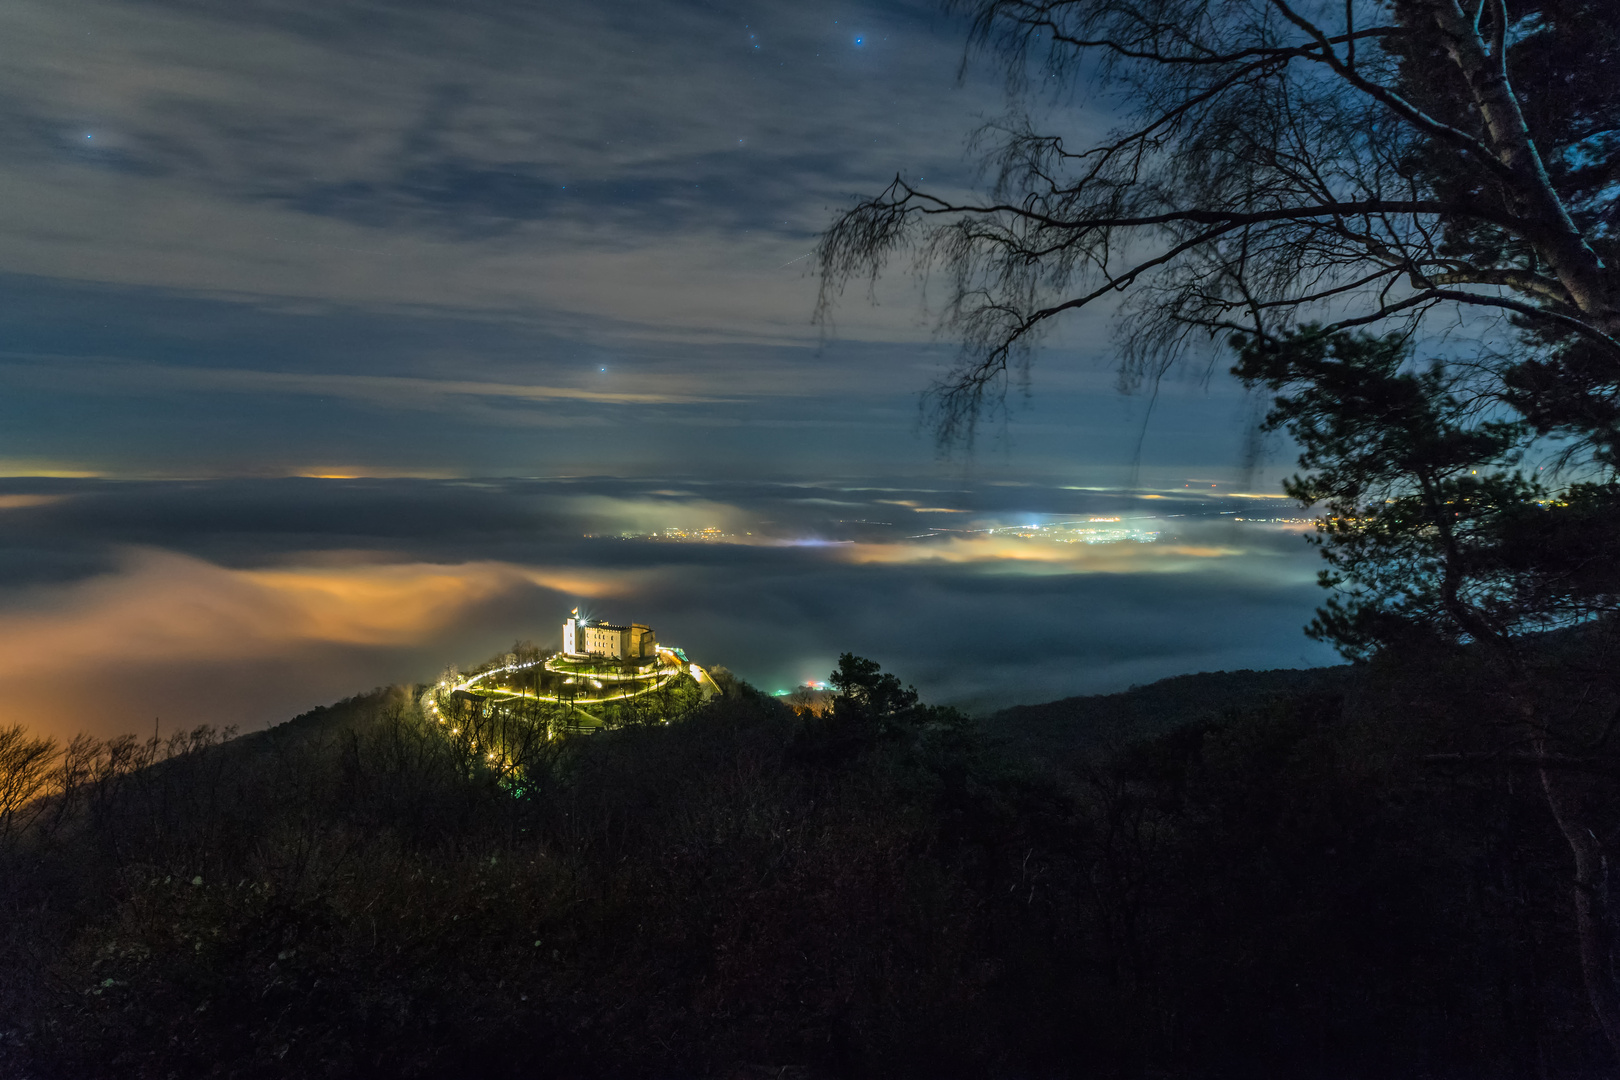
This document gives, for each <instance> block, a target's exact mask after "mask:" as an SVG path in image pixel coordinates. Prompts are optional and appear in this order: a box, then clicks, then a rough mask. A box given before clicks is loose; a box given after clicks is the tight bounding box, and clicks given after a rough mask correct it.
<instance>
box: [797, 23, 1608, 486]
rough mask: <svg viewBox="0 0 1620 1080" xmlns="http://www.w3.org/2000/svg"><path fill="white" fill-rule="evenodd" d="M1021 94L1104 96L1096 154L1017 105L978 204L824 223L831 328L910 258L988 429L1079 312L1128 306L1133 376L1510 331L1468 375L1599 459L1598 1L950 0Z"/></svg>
mask: <svg viewBox="0 0 1620 1080" xmlns="http://www.w3.org/2000/svg"><path fill="white" fill-rule="evenodd" d="M949 6H951V7H953V8H954V9H956V10H959V11H962V12H965V13H967V14H968V15H970V16H971V18H972V26H973V31H972V40H973V43H974V44H975V45H977V46H979V47H981V48H982V49H984V50H986V51H988V52H989V53H991V54H992V55H993V56H995V57H997V58H998V59H999V60H1000V61H1001V62H1002V63H1004V65H1005V67H1006V69H1007V71H1008V73H1009V77H1010V79H1011V80H1012V82H1013V84H1014V85H1015V86H1025V87H1028V86H1030V85H1031V84H1034V85H1038V86H1043V87H1046V86H1053V85H1058V86H1063V87H1065V88H1068V89H1074V90H1078V89H1084V88H1086V87H1088V86H1089V87H1090V88H1091V89H1092V90H1094V91H1096V92H1098V93H1099V94H1100V95H1105V96H1108V97H1109V98H1110V99H1111V100H1112V102H1113V103H1114V104H1117V105H1119V106H1121V108H1122V110H1123V111H1124V112H1125V114H1126V117H1127V119H1126V120H1125V122H1124V123H1123V124H1122V125H1121V126H1120V127H1119V128H1118V129H1117V130H1115V131H1114V132H1113V133H1111V134H1110V135H1109V136H1108V137H1107V138H1105V139H1103V140H1101V141H1099V142H1097V143H1096V144H1094V145H1091V146H1080V147H1076V146H1071V145H1070V144H1069V142H1068V141H1067V140H1066V139H1065V138H1064V137H1063V136H1061V135H1059V134H1055V133H1052V132H1050V131H1046V130H1042V129H1041V128H1040V127H1038V126H1037V124H1036V122H1035V121H1034V120H1033V119H1032V118H1031V116H1032V113H1031V110H1030V109H1029V108H1027V107H1023V106H1020V107H1015V108H1014V110H1013V112H1012V113H1011V114H1010V115H1009V117H1008V118H1006V119H1005V120H1003V121H1001V122H999V123H997V124H994V125H991V126H989V127H988V128H986V129H985V131H984V132H983V133H982V139H983V142H982V143H981V145H983V146H984V147H986V152H985V154H984V158H983V164H984V166H985V167H986V170H987V172H988V174H989V175H990V177H991V178H992V182H991V184H990V186H989V189H988V191H986V192H985V193H984V194H983V195H982V196H981V197H978V198H973V197H968V196H964V195H960V194H956V193H951V192H933V191H928V190H924V189H922V188H920V187H918V186H916V185H915V184H913V183H912V182H910V181H909V180H907V179H905V178H904V177H900V176H897V177H896V178H895V179H894V181H893V182H892V183H891V184H890V185H889V186H888V187H887V188H886V189H885V190H884V191H883V192H882V193H880V194H879V195H877V196H875V197H871V198H867V199H863V200H861V201H860V202H859V203H858V204H857V205H856V206H855V207H853V208H852V209H851V210H849V211H848V212H847V213H845V214H843V215H842V216H841V217H840V218H839V219H838V220H837V221H836V222H834V224H833V225H832V226H831V227H830V228H829V229H828V230H827V231H826V232H825V233H824V234H823V236H822V239H821V243H820V246H819V248H818V257H819V260H820V263H819V265H820V272H821V298H820V307H819V311H820V313H821V315H822V316H823V317H825V316H826V315H827V314H828V313H829V311H830V308H831V305H832V304H833V303H834V302H835V301H836V300H837V298H838V297H839V296H840V295H841V294H842V292H843V291H844V289H845V287H846V286H847V285H848V283H849V282H850V281H851V280H853V279H855V278H858V277H874V278H875V277H876V275H878V274H879V273H880V272H881V271H882V270H883V269H884V268H885V267H886V266H887V265H888V264H889V263H890V261H891V260H893V259H895V258H897V257H905V256H908V255H909V256H911V257H913V258H914V259H915V260H916V264H917V266H918V268H919V270H921V271H923V272H926V273H930V274H937V275H939V276H942V277H943V278H944V279H945V282H946V284H947V295H946V300H945V303H944V308H943V312H942V314H943V322H944V325H945V328H946V329H947V330H948V331H950V332H951V333H953V334H954V335H956V336H958V337H959V338H960V339H961V341H962V343H963V346H964V348H963V352H962V355H961V360H960V362H959V364H958V365H957V366H956V368H955V369H954V370H952V371H951V372H950V373H949V374H948V375H947V376H946V377H945V378H944V379H943V380H942V381H941V382H940V383H938V384H937V385H936V386H935V387H934V390H933V396H932V401H933V405H934V407H935V417H936V420H937V424H938V430H939V433H940V435H941V436H942V438H944V439H946V440H960V439H970V438H971V435H972V431H973V425H974V423H975V421H976V420H977V419H978V418H979V416H980V414H981V412H982V410H983V409H984V408H986V407H987V406H988V405H991V404H993V403H994V402H995V401H996V400H997V398H998V395H999V394H1000V393H1001V392H1002V391H1004V389H1005V386H1006V379H1007V376H1008V374H1009V371H1010V370H1011V371H1013V372H1014V373H1016V372H1017V371H1019V370H1026V371H1027V364H1028V362H1029V358H1030V349H1031V346H1032V344H1033V343H1034V342H1035V341H1036V340H1037V339H1038V337H1039V335H1040V334H1041V332H1042V331H1043V330H1044V329H1046V328H1047V327H1048V326H1049V325H1051V324H1052V322H1053V321H1054V320H1056V319H1058V318H1059V317H1061V316H1063V315H1065V314H1067V313H1071V312H1074V311H1076V310H1078V309H1081V308H1084V307H1087V306H1090V305H1093V304H1097V303H1099V302H1110V303H1112V302H1114V301H1119V302H1120V303H1121V307H1120V313H1121V321H1120V324H1119V326H1120V330H1121V331H1122V333H1121V351H1122V357H1123V360H1122V362H1123V365H1124V367H1123V371H1122V375H1123V377H1124V379H1125V381H1126V382H1127V383H1134V382H1139V381H1141V380H1142V379H1153V378H1157V377H1158V376H1160V375H1162V374H1163V373H1164V372H1165V371H1166V370H1167V369H1168V368H1169V367H1170V365H1172V364H1174V363H1175V362H1176V361H1177V360H1178V358H1180V357H1182V356H1183V355H1184V354H1185V352H1186V349H1187V348H1188V346H1189V345H1193V344H1196V343H1197V342H1199V341H1210V340H1214V341H1219V340H1222V339H1224V337H1225V336H1227V334H1229V333H1230V332H1233V331H1241V332H1243V333H1245V334H1247V335H1249V336H1252V337H1258V338H1261V339H1268V338H1273V337H1278V336H1281V335H1286V334H1287V333H1288V332H1290V331H1292V330H1295V329H1297V328H1298V327H1299V326H1301V325H1303V324H1305V323H1309V322H1313V321H1314V322H1317V323H1320V324H1323V325H1324V326H1325V327H1326V328H1327V329H1329V330H1339V329H1349V328H1352V327H1357V326H1377V327H1378V328H1380V329H1381V330H1394V329H1399V330H1402V331H1405V332H1411V331H1413V330H1415V329H1416V328H1417V327H1418V326H1419V325H1420V324H1421V323H1422V322H1423V320H1424V318H1425V316H1428V315H1430V314H1431V313H1434V312H1437V311H1440V310H1442V309H1450V310H1452V311H1453V312H1454V313H1458V314H1459V315H1460V314H1462V313H1471V314H1473V315H1475V316H1478V315H1480V314H1494V315H1499V316H1504V317H1506V318H1508V319H1511V320H1512V321H1513V322H1514V323H1515V324H1516V325H1517V326H1519V327H1520V328H1521V329H1522V330H1523V334H1522V338H1523V341H1524V342H1525V343H1526V344H1527V345H1529V346H1532V347H1533V348H1532V349H1531V351H1530V352H1528V353H1527V352H1525V351H1516V352H1515V353H1514V354H1513V355H1511V356H1506V357H1501V358H1498V361H1499V362H1497V363H1494V364H1491V365H1485V366H1483V367H1476V369H1475V370H1476V374H1478V375H1480V376H1481V378H1482V381H1483V382H1484V383H1488V384H1489V385H1490V386H1492V387H1493V388H1495V389H1498V390H1502V391H1504V393H1505V392H1506V391H1507V390H1508V389H1510V388H1511V390H1512V391H1513V395H1512V399H1513V400H1514V401H1515V402H1516V404H1517V405H1518V407H1520V408H1521V410H1524V411H1527V412H1530V411H1532V404H1534V409H1533V413H1534V415H1533V416H1532V417H1531V418H1532V419H1533V420H1534V421H1535V422H1536V423H1537V425H1538V426H1539V427H1541V428H1542V429H1544V430H1558V431H1561V432H1564V433H1565V434H1573V435H1575V436H1577V437H1578V438H1579V439H1584V440H1587V441H1588V442H1589V443H1594V444H1596V445H1597V446H1598V448H1599V449H1600V450H1602V449H1603V448H1604V447H1606V448H1607V453H1608V458H1609V460H1610V462H1611V463H1612V461H1613V447H1614V438H1615V436H1614V431H1615V418H1616V406H1615V401H1616V383H1617V382H1620V284H1617V278H1616V273H1615V270H1614V265H1613V263H1614V258H1615V255H1616V242H1615V239H1614V229H1615V227H1616V225H1617V224H1620V211H1617V205H1616V201H1617V194H1620V188H1617V186H1616V184H1615V183H1614V180H1615V177H1616V170H1617V168H1620V155H1617V153H1616V150H1617V148H1620V91H1617V90H1616V86H1617V85H1620V80H1616V79H1615V78H1614V72H1615V71H1616V70H1617V68H1620V30H1617V29H1616V24H1615V20H1614V19H1613V12H1612V6H1611V5H1608V4H1606V3H1597V2H1595V0H1514V2H1512V3H1509V2H1508V0H1292V2H1290V0H1236V2H1232V3H1220V4H1209V3H1206V2H1203V0H959V2H956V3H952V4H950V5H949Z"/></svg>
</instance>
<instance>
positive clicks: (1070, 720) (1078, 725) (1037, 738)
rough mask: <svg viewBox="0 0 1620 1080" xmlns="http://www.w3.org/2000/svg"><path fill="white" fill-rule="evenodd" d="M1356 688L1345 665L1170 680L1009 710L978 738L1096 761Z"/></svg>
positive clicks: (1028, 751)
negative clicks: (1232, 716)
mask: <svg viewBox="0 0 1620 1080" xmlns="http://www.w3.org/2000/svg"><path fill="white" fill-rule="evenodd" d="M1354 681H1355V669H1353V668H1352V667H1350V666H1349V665H1348V664H1343V665H1337V666H1333V667H1316V668H1278V669H1275V670H1272V671H1251V670H1248V669H1244V670H1241V671H1205V672H1200V673H1198V674H1195V675H1176V676H1174V677H1172V678H1168V679H1160V680H1159V681H1158V682H1155V683H1148V684H1147V685H1145V686H1133V687H1131V688H1130V689H1129V690H1124V691H1121V692H1120V693H1117V694H1092V695H1086V696H1082V697H1070V698H1063V699H1061V700H1058V701H1049V702H1047V703H1045V704H1044V705H1014V706H1012V707H1011V708H1007V709H1002V710H1001V711H999V712H996V713H993V714H992V715H990V716H989V717H988V718H986V719H985V720H984V721H983V725H984V730H985V732H986V733H987V734H989V735H990V736H991V737H993V738H995V739H997V740H998V741H1001V742H1002V743H1003V744H1004V745H1005V746H1006V748H1007V749H1008V750H1009V751H1011V752H1013V753H1014V754H1017V755H1019V756H1024V757H1038V758H1048V759H1051V760H1054V761H1058V762H1072V761H1074V760H1076V759H1081V760H1084V759H1089V758H1095V757H1097V756H1099V755H1101V754H1104V753H1106V752H1107V751H1110V750H1115V749H1118V748H1119V747H1121V746H1123V745H1124V744H1126V743H1129V742H1132V741H1134V740H1137V739H1143V738H1151V737H1153V736H1156V735H1164V734H1167V733H1169V732H1171V731H1174V730H1176V729H1177V728H1181V727H1186V726H1188V725H1190V724H1200V723H1207V722H1210V721H1214V720H1219V719H1220V718H1221V717H1222V716H1223V715H1224V714H1226V713H1230V712H1232V711H1234V710H1237V711H1242V710H1249V709H1254V708H1257V707H1261V706H1264V705H1266V704H1267V703H1269V702H1271V701H1275V700H1278V699H1282V698H1295V697H1300V696H1303V695H1320V694H1342V693H1345V692H1347V691H1348V690H1349V689H1350V688H1351V687H1352V685H1353V683H1354Z"/></svg>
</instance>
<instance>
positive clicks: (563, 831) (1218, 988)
mask: <svg viewBox="0 0 1620 1080" xmlns="http://www.w3.org/2000/svg"><path fill="white" fill-rule="evenodd" d="M848 660H849V664H853V665H854V666H853V667H851V666H849V664H846V667H845V668H844V673H845V674H846V675H848V676H849V679H846V683H845V690H846V692H845V693H844V695H843V696H842V697H841V698H840V699H839V705H838V706H837V707H835V708H834V709H833V710H831V711H830V712H829V713H828V714H827V715H825V716H821V717H817V716H815V715H809V714H807V715H805V716H798V715H795V714H793V713H792V712H791V711H790V710H788V709H787V708H785V707H784V706H782V705H781V704H780V703H778V702H776V701H774V700H772V699H770V698H767V697H764V696H761V695H759V694H758V693H756V692H754V691H752V690H751V689H750V688H748V687H747V686H745V685H741V684H738V683H736V682H735V681H733V680H725V686H726V690H727V692H726V693H725V694H724V695H723V696H720V697H717V698H715V699H714V700H713V701H711V702H709V703H708V704H706V705H705V706H703V707H702V708H701V709H699V710H698V711H697V712H695V713H694V714H692V715H691V716H690V717H689V718H687V719H686V720H685V721H683V722H679V723H675V724H670V725H661V724H660V725H649V726H632V727H625V728H622V729H620V730H614V731H604V732H600V733H597V734H594V735H591V736H585V737H575V738H570V739H562V740H555V741H552V742H550V743H548V744H547V745H548V746H549V747H550V749H549V750H547V751H546V753H545V755H544V757H543V758H540V757H537V758H535V759H533V761H532V762H531V764H530V766H529V767H528V768H527V769H526V771H525V773H524V775H523V776H522V779H521V782H520V783H515V784H514V783H513V782H512V777H511V774H507V775H506V776H504V777H503V776H502V775H501V774H500V772H499V771H498V770H494V769H490V768H487V767H485V764H484V763H483V761H482V760H481V758H482V757H483V755H480V754H479V753H477V752H476V750H470V749H469V748H468V747H467V746H466V745H465V744H462V743H458V742H457V741H456V740H453V739H448V738H446V737H445V736H444V734H443V732H442V729H441V728H439V727H438V726H437V725H434V724H430V723H429V722H427V721H425V720H424V719H423V717H422V716H421V715H419V713H418V712H417V707H416V706H415V705H414V704H413V696H412V695H411V694H410V693H407V692H405V691H402V690H379V691H375V692H373V693H371V694H366V695H362V696H360V697H356V698H353V699H350V700H348V701H344V702H341V703H339V704H337V705H335V706H332V707H330V708H325V709H319V710H316V711H315V712H313V713H310V714H308V715H306V716H302V717H300V718H298V719H297V720H295V721H292V722H290V723H287V724H284V725H282V726H281V727H279V728H276V729H273V730H271V731H267V732H264V733H260V734H257V735H253V736H250V737H245V738H241V739H236V740H234V741H229V742H223V743H221V742H219V741H218V740H216V739H212V738H209V737H207V736H206V734H205V735H204V736H203V737H200V738H199V737H194V738H188V739H183V740H176V741H175V742H174V743H173V744H172V745H171V746H169V747H167V748H160V749H159V750H158V752H157V753H156V755H155V757H156V759H157V760H155V761H153V762H152V763H151V764H148V765H146V766H145V767H142V768H135V769H129V770H124V771H117V770H113V771H110V772H107V773H105V775H104V776H103V777H102V778H101V779H99V780H95V781H94V782H91V783H88V784H87V785H86V786H85V787H83V789H82V790H81V791H80V794H79V796H78V797H77V800H76V803H75V805H74V806H73V807H71V808H69V809H68V810H67V811H66V812H65V813H64V814H61V815H57V816H54V817H48V818H46V819H41V820H40V821H39V822H38V823H37V824H36V825H35V826H33V827H31V828H30V830H28V831H26V832H23V833H18V832H13V833H11V834H8V836H7V838H6V847H5V849H4V851H3V858H4V860H5V862H4V874H3V877H0V881H3V882H4V884H3V886H0V888H3V900H4V904H5V909H6V921H5V927H6V929H5V937H4V943H3V948H4V954H3V961H0V1015H3V1016H4V1018H5V1020H4V1024H3V1050H0V1053H3V1054H4V1058H3V1059H0V1065H3V1067H0V1072H3V1073H4V1074H6V1075H8V1076H19V1077H38V1078H42V1080H43V1078H55V1077H75V1078H78V1077H114V1076H116V1077H170V1076H179V1077H185V1076H227V1075H228V1076H242V1077H255V1076H262V1077H272V1076H276V1077H279V1076H331V1077H363V1076H378V1077H381V1076H389V1077H400V1076H424V1077H425V1076H450V1075H466V1076H486V1077H528V1076H539V1075H546V1076H660V1077H668V1076H693V1077H697V1076H718V1077H742V1076H801V1077H812V1076H892V1075H910V1076H986V1075H992V1076H995V1075H1000V1076H1077V1077H1078V1076H1087V1077H1099V1076H1100V1077H1109V1076H1114V1077H1139V1076H1186V1077H1195V1076H1239V1075H1242V1076H1254V1075H1298V1076H1322V1075H1332V1076H1346V1077H1361V1076H1365V1077H1375V1076H1376V1077H1392V1076H1394V1077H1400V1076H1410V1077H1419V1076H1424V1077H1489V1076H1502V1077H1509V1076H1527V1075H1539V1076H1590V1075H1594V1074H1595V1073H1596V1072H1599V1071H1601V1069H1602V1068H1603V1067H1606V1065H1605V1059H1604V1054H1606V1052H1607V1051H1606V1048H1605V1047H1604V1045H1603V1043H1602V1038H1601V1035H1600V1034H1599V1032H1598V1030H1597V1027H1596V1025H1595V1023H1594V1022H1593V1020H1592V1019H1591V1013H1590V1009H1589V1007H1588V1005H1587V1003H1586V1000H1585V997H1584V995H1583V994H1582V991H1581V987H1580V985H1579V974H1578V973H1579V965H1578V962H1577V960H1576V959H1575V957H1574V949H1575V943H1574V940H1573V932H1572V930H1571V928H1570V927H1571V924H1570V920H1569V917H1568V912H1567V911H1566V910H1565V908H1566V907H1567V905H1568V891H1567V888H1566V881H1565V879H1566V875H1567V871H1565V870H1564V868H1563V864H1562V862H1561V856H1562V854H1563V851H1562V849H1561V847H1560V845H1561V841H1560V839H1559V837H1558V836H1557V834H1556V830H1555V829H1554V828H1553V826H1552V824H1551V822H1550V821H1548V819H1547V811H1546V807H1545V805H1544V803H1542V802H1540V801H1538V800H1539V793H1538V792H1535V791H1533V790H1527V788H1529V787H1530V786H1529V785H1526V784H1524V783H1523V782H1522V778H1519V779H1516V778H1515V776H1514V774H1513V773H1512V771H1511V770H1510V769H1508V768H1502V767H1496V766H1484V767H1481V766H1474V765H1469V766H1467V767H1464V766H1462V765H1460V764H1458V763H1457V761H1456V760H1454V759H1452V758H1444V759H1433V758H1432V757H1431V755H1432V754H1433V753H1434V752H1436V751H1437V750H1438V749H1441V748H1443V749H1444V750H1446V751H1447V752H1454V751H1458V750H1460V749H1467V745H1466V744H1465V743H1459V741H1458V738H1459V731H1462V730H1465V729H1467V730H1472V729H1473V728H1470V727H1469V725H1468V724H1466V723H1464V721H1466V720H1467V719H1468V717H1469V716H1470V715H1471V714H1470V711H1469V710H1471V709H1474V708H1475V707H1476V706H1478V705H1479V704H1480V703H1479V702H1477V701H1474V700H1473V699H1471V697H1470V690H1469V687H1470V684H1471V682H1472V681H1473V677H1472V675H1471V674H1470V673H1469V672H1468V671H1466V670H1465V669H1463V668H1460V667H1459V668H1454V669H1452V670H1451V671H1450V673H1449V674H1446V673H1442V674H1438V675H1437V674H1436V673H1435V672H1433V671H1427V672H1423V673H1422V677H1421V678H1419V677H1416V676H1412V675H1408V674H1404V673H1402V672H1399V671H1386V670H1382V669H1380V668H1377V667H1365V666H1364V667H1360V668H1357V669H1354V670H1352V669H1323V670H1319V671H1315V672H1296V673H1233V674H1216V675H1207V676H1190V677H1187V678H1184V679H1178V680H1170V681H1169V682H1167V683H1161V684H1156V685H1155V686H1152V687H1145V688H1140V689H1138V690H1135V691H1132V692H1131V693H1129V694H1125V695H1115V696H1112V697H1106V698H1096V699H1071V700H1070V701H1067V702H1062V703H1057V704H1055V705H1053V706H1047V707H1043V708H1044V713H1043V709H1042V708H1035V709H1022V710H1014V711H1012V712H1010V713H1007V714H1001V715H1000V716H997V717H994V718H992V719H990V720H988V721H984V722H978V723H975V722H972V721H969V720H967V719H965V718H963V717H961V716H959V715H957V714H955V713H953V712H951V711H950V710H940V709H932V708H929V707H926V706H923V705H919V704H916V703H915V700H914V698H912V697H911V696H909V695H908V694H907V693H906V692H905V691H903V690H901V689H900V684H899V682H898V681H897V680H895V679H894V678H893V677H892V676H888V675H885V674H883V673H881V672H880V671H879V670H878V669H877V668H876V666H875V665H868V666H865V667H862V666H860V665H861V662H860V661H859V660H858V659H857V658H848ZM1211 706H1213V709H1212V708H1211ZM1133 709H1134V710H1136V713H1135V714H1136V715H1137V716H1139V717H1147V718H1149V719H1150V721H1151V722H1150V723H1149V724H1148V725H1147V727H1146V730H1145V733H1144V732H1143V731H1138V732H1136V733H1135V734H1134V737H1133V734H1132V733H1131V732H1130V731H1128V730H1126V728H1127V727H1128V724H1125V723H1123V722H1121V720H1120V718H1121V717H1122V716H1125V715H1126V714H1127V713H1130V712H1131V710H1133ZM1093 718H1095V719H1096V722H1097V723H1098V724H1101V725H1102V726H1103V727H1106V728H1107V732H1108V735H1107V737H1106V738H1099V737H1098V736H1097V734H1096V732H1095V731H1094V730H1092V719H1093ZM1035 719H1041V720H1042V723H1041V724H1040V725H1035V724H1034V723H1033V720H1035ZM1059 719H1061V723H1059V722H1058V720H1059ZM1019 725H1023V731H1024V733H1025V734H1024V735H1020V734H1019V730H1018V728H1019ZM1030 730H1038V734H1039V738H1038V739H1031V738H1028V737H1025V736H1026V735H1027V733H1028V732H1029V731H1030ZM1065 739H1067V740H1068V743H1069V745H1068V747H1067V749H1065Z"/></svg>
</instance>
